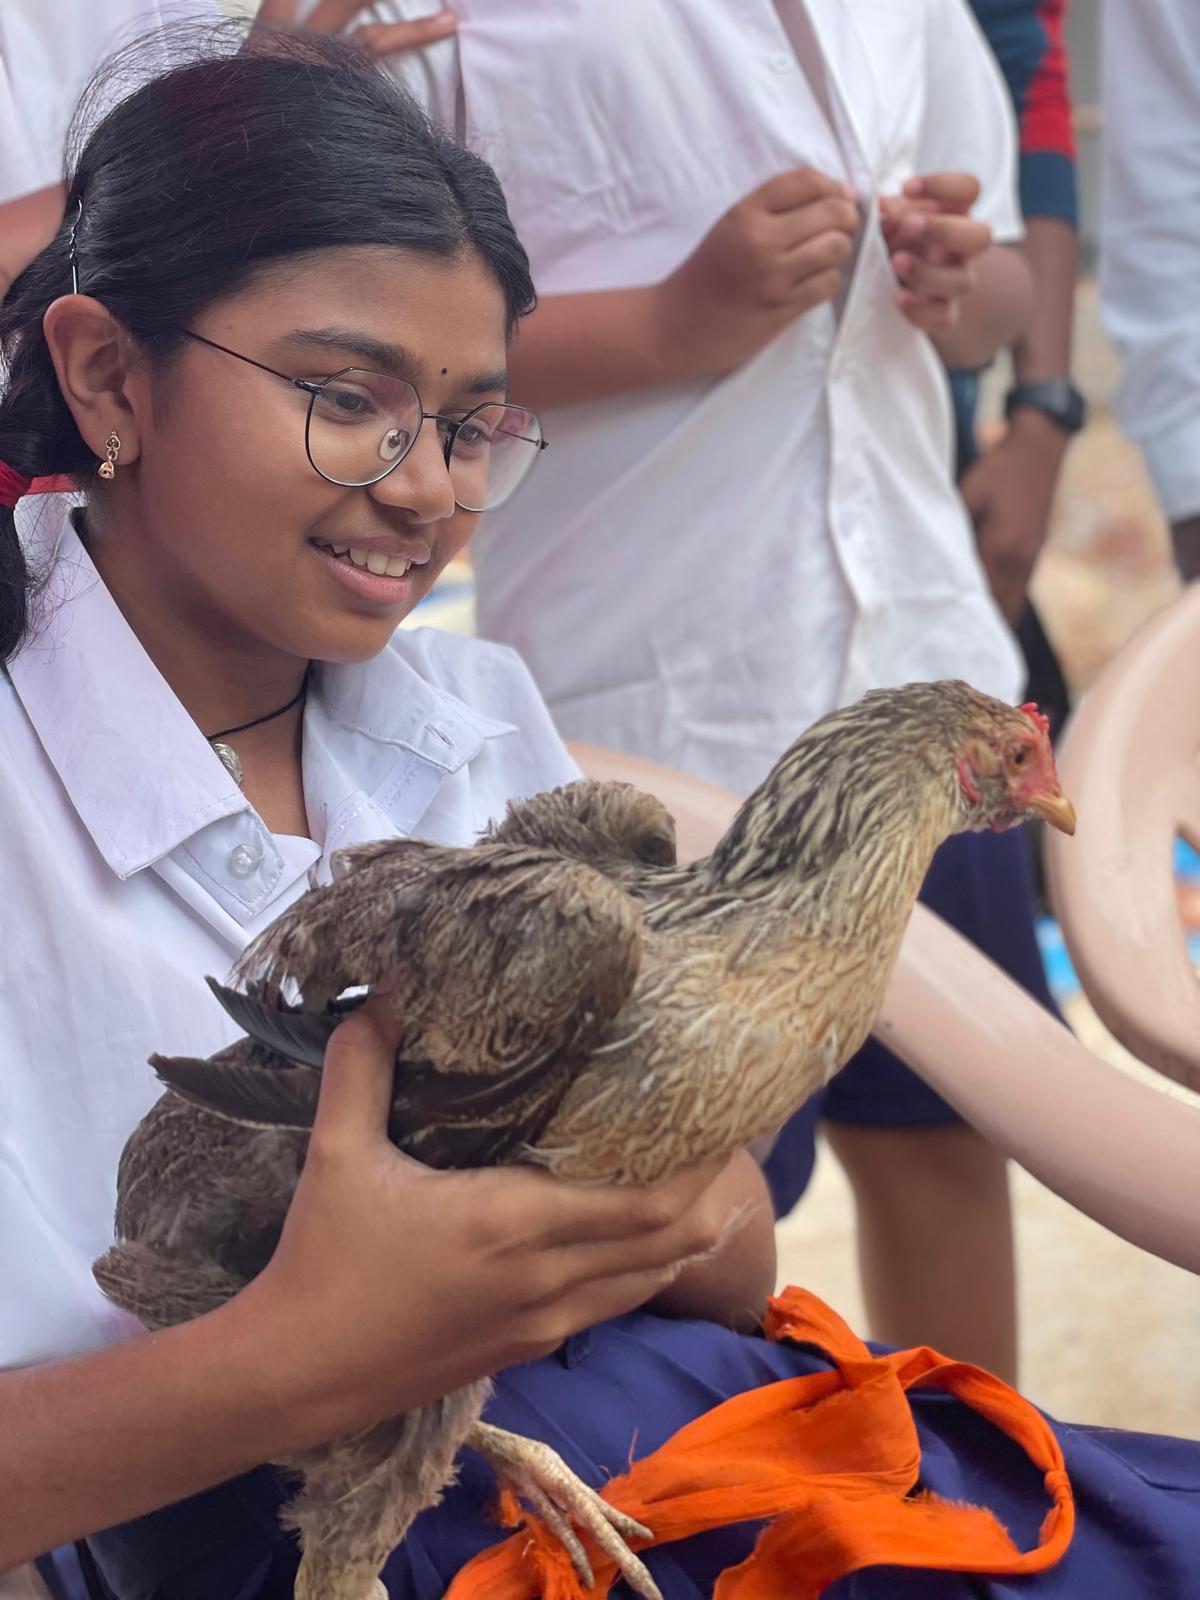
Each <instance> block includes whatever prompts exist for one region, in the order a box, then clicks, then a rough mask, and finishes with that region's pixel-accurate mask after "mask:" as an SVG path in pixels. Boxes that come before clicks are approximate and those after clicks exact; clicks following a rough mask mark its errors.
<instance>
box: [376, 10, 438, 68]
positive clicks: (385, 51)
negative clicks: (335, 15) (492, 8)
mask: <svg viewBox="0 0 1200 1600" xmlns="http://www.w3.org/2000/svg"><path fill="white" fill-rule="evenodd" d="M457 28H458V18H457V17H456V16H455V15H454V13H453V12H452V11H440V12H439V13H438V14H437V16H436V17H421V18H419V19H418V20H416V21H414V22H368V23H364V24H363V26H362V27H361V28H355V30H354V32H353V33H352V34H351V35H350V38H351V40H352V42H353V43H354V44H356V45H358V46H360V48H362V49H363V50H365V51H366V52H367V54H368V55H372V56H374V57H375V58H376V59H377V60H379V59H382V58H383V57H384V56H394V55H400V54H401V53H402V52H403V51H405V50H420V49H422V48H423V47H424V46H425V45H430V44H436V43H437V41H438V40H439V39H448V38H449V37H450V35H451V34H452V33H454V32H455V31H456V30H457Z"/></svg>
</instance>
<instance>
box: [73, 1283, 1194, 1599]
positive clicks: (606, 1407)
mask: <svg viewBox="0 0 1200 1600" xmlns="http://www.w3.org/2000/svg"><path fill="white" fill-rule="evenodd" d="M1133 1358H1134V1356H1133V1354H1132V1353H1131V1359H1133ZM826 1365H827V1363H826V1362H825V1360H824V1359H823V1358H822V1357H821V1356H820V1355H819V1354H817V1353H815V1352H813V1351H811V1350H807V1349H795V1348H791V1347H789V1346H785V1345H778V1344H772V1343H769V1342H767V1341H766V1340H765V1339H760V1338H754V1337H744V1336H740V1335H737V1334H733V1333H730V1332H728V1331H726V1330H724V1329H721V1328H718V1327H715V1326H714V1325H712V1324H710V1323H701V1322H675V1321H669V1320H667V1319H664V1318H660V1317H655V1316H651V1315H649V1314H648V1313H644V1312H639V1313H635V1314H633V1315H631V1316H627V1317H622V1318H619V1319H618V1320H616V1321H614V1322H609V1323H604V1324H602V1325H600V1326H599V1327H597V1328H593V1329H592V1330H591V1331H590V1332H589V1333H587V1334H585V1335H582V1336H580V1337H578V1338H576V1339H573V1340H571V1341H570V1342H569V1343H568V1344H567V1345H566V1346H564V1347H563V1349H562V1350H561V1351H560V1352H559V1353H558V1354H557V1355H555V1356H551V1357H547V1358H546V1359H545V1360H542V1361H538V1362H534V1363H531V1364H530V1365H529V1366H526V1367H520V1368H516V1369H514V1370H512V1371H510V1372H508V1373H506V1374H504V1375H503V1376H502V1377H501V1378H500V1379H499V1381H498V1383H497V1388H496V1394H495V1397H494V1399H493V1401H492V1404H491V1407H490V1409H489V1412H488V1416H489V1419H490V1420H491V1421H492V1422H494V1423H496V1424H498V1425H499V1426H501V1427H505V1428H511V1429H513V1430H514V1431H516V1432H519V1433H523V1434H527V1435H530V1436H533V1437H537V1438H540V1439H544V1440H545V1441H546V1442H547V1443H549V1444H550V1445H552V1446H553V1447H554V1448H555V1449H556V1450H557V1451H559V1453H560V1454H561V1455H562V1456H563V1457H564V1459H565V1460H566V1461H567V1462H568V1464H569V1465H570V1466H572V1467H573V1468H574V1469H575V1471H576V1472H578V1473H579V1474H580V1476H581V1477H583V1478H584V1479H585V1480H586V1481H588V1482H589V1483H593V1484H595V1485H597V1486H601V1485H603V1484H604V1482H606V1481H607V1479H608V1478H609V1477H610V1476H612V1475H614V1474H616V1473H620V1472H621V1471H623V1470H624V1469H625V1467H626V1465H627V1463H628V1461H629V1459H630V1457H631V1455H634V1456H637V1457H641V1456H643V1455H648V1454H649V1453H650V1452H651V1451H653V1450H655V1449H657V1448H658V1446H659V1445H661V1444H663V1443H664V1442H665V1441H666V1440H667V1439H668V1438H669V1437H670V1436H671V1435H672V1434H673V1433H674V1432H675V1431H676V1430H677V1429H678V1428H680V1427H682V1426H683V1425H684V1424H685V1423H687V1422H690V1421H691V1420H692V1419H693V1418H695V1417H696V1416H698V1415H700V1414H702V1413H703V1412H704V1411H706V1410H708V1409H710V1408H711V1407H712V1406H714V1405H717V1404H719V1403H720V1402H721V1401H722V1400H725V1399H728V1398H729V1397H730V1396H731V1395H734V1394H739V1393H741V1392H743V1391H745V1390H747V1389H750V1388H753V1387H757V1386H759V1385H761V1384H765V1383H772V1382H775V1381H776V1380H778V1379H782V1378H793V1377H799V1376H802V1375H804V1374H806V1373H811V1372H816V1371H820V1370H823V1369H824V1368H825V1367H826ZM910 1400H911V1404H912V1408H913V1413H914V1416H915V1417H916V1420H917V1427H918V1432H919V1435H920V1439H921V1446H922V1452H923V1465H922V1474H921V1481H922V1486H923V1487H925V1488H928V1489H932V1490H934V1491H935V1492H936V1493H938V1494H939V1495H942V1496H944V1497H945V1498H947V1499H951V1500H957V1501H967V1502H970V1503H973V1504H976V1505H985V1506H988V1507H990V1508H991V1509H992V1510H993V1511H994V1512H995V1513H996V1514H997V1515H998V1516H999V1518H1000V1520H1001V1521H1002V1522H1003V1523H1004V1524H1005V1525H1006V1526H1007V1528H1008V1529H1009V1532H1010V1533H1011V1534H1012V1536H1013V1538H1014V1539H1015V1541H1016V1542H1017V1543H1018V1545H1020V1546H1021V1547H1022V1548H1025V1547H1029V1546H1032V1545H1034V1544H1036V1542H1037V1535H1038V1527H1039V1524H1040V1522H1041V1519H1042V1517H1043V1515H1044V1514H1045V1511H1046V1509H1047V1501H1046V1498H1045V1494H1044V1489H1043V1484H1042V1480H1041V1475H1040V1473H1039V1472H1038V1471H1037V1469H1036V1468H1034V1467H1033V1466H1032V1465H1031V1463H1030V1462H1029V1461H1028V1460H1027V1459H1026V1457H1025V1456H1024V1454H1023V1453H1022V1452H1021V1451H1020V1450H1019V1449H1018V1448H1017V1446H1016V1445H1014V1444H1012V1443H1011V1442H1010V1441H1009V1440H1008V1439H1007V1438H1006V1437H1004V1436H1003V1435H1002V1434H1000V1433H999V1432H998V1431H997V1430H996V1429H995V1428H993V1427H992V1426H991V1425H990V1424H989V1423H987V1422H986V1421H984V1419H983V1418H982V1417H980V1416H978V1415H977V1414H976V1413H975V1412H973V1411H971V1410H969V1409H967V1408H966V1407H964V1406H963V1405H961V1404H959V1403H958V1402H957V1401H956V1400H954V1399H952V1398H950V1397H949V1396H947V1395H945V1394H943V1393H941V1392H938V1391H932V1390H930V1391H924V1392H923V1391H920V1390H914V1391H913V1392H912V1393H911V1394H910ZM1055 1431H1056V1433H1057V1435H1058V1437H1059V1439H1060V1441H1061V1443H1062V1447H1063V1451H1064V1454H1065V1457H1066V1464H1067V1470H1068V1472H1069V1474H1070V1477H1071V1480H1072V1483H1073V1486H1074V1490H1075V1496H1076V1505H1077V1514H1078V1521H1077V1530H1076V1533H1075V1537H1074V1540H1073V1542H1072V1545H1071V1548H1070V1550H1069V1551H1068V1553H1067V1555H1066V1557H1065V1558H1064V1560H1063V1561H1062V1562H1061V1563H1060V1564H1059V1565H1058V1566H1057V1567H1055V1568H1054V1569H1052V1570H1051V1571H1049V1572H1047V1573H1045V1574H1043V1575H1040V1576H1037V1577H1025V1578H1007V1579H998V1580H996V1581H994V1582H991V1581H988V1580H987V1579H983V1578H979V1577H969V1578H959V1577H956V1576H954V1575H947V1574H944V1573H942V1574H933V1573H912V1572H903V1571H900V1570H897V1569H890V1568H888V1569H885V1568H873V1569H871V1570H869V1571H866V1572H863V1573H859V1574H857V1575H854V1576H852V1577H849V1578H845V1579H842V1580H840V1581H839V1582H838V1583H836V1584H835V1585H833V1586H832V1587H831V1588H830V1589H828V1590H827V1591H826V1593H827V1595H828V1597H829V1600H917V1597H920V1600H980V1597H991V1600H1068V1597H1070V1600H1195V1597H1196V1596H1197V1595H1200V1445H1198V1444H1193V1443H1189V1442H1187V1441H1185V1440H1181V1439H1168V1438H1162V1437H1154V1436H1150V1435H1142V1434H1131V1433H1117V1432H1112V1431H1108V1430H1104V1429H1096V1428H1071V1427H1063V1426H1059V1427H1056V1429H1055ZM493 1492H494V1484H493V1480H492V1477H491V1474H490V1472H489V1471H488V1469H487V1468H486V1467H485V1466H484V1464H483V1463H482V1462H481V1461H479V1460H477V1459H475V1458H474V1457H471V1456H469V1455H468V1456H466V1457H464V1464H463V1470H462V1474H461V1478H460V1481H459V1482H458V1484H457V1485H455V1487H454V1488H452V1489H451V1490H450V1491H449V1492H448V1493H447V1495H446V1498H445V1500H444V1502H443V1503H442V1504H441V1505H440V1506H437V1507H435V1508H434V1509H433V1510H431V1511H428V1512H426V1513H425V1514H424V1515H423V1516H422V1517H420V1518H419V1519H418V1521H417V1522H416V1523H415V1524H414V1526H413V1528H412V1530H411V1531H410V1533H409V1536H408V1538H407V1539H406V1540H405V1542H404V1544H403V1546H402V1547H401V1549H399V1550H397V1551H396V1552H395V1554H394V1555H393V1556H392V1558H391V1560H390V1561H389V1563H388V1565H387V1568H386V1570H385V1574H384V1576H385V1579H386V1582H387V1587H388V1592H389V1595H390V1596H391V1597H392V1600H439V1597H440V1596H442V1595H443V1593H444V1592H445V1589H446V1587H447V1585H448V1583H449V1581H450V1579H451V1578H452V1577H453V1576H454V1574H455V1573H456V1572H457V1571H458V1570H459V1568H460V1567H461V1566H462V1565H463V1564H464V1563H465V1562H466V1561H467V1560H469V1559H470V1558H471V1557H472V1556H473V1555H475V1554H476V1553H477V1552H478V1551H480V1550H481V1549H483V1548H485V1547H486V1546H487V1545H489V1544H491V1543H493V1542H494V1541H496V1540H497V1539H500V1538H502V1537H504V1534H503V1532H502V1531H501V1530H500V1529H499V1528H497V1527H496V1526H495V1525H494V1524H493V1523H492V1522H491V1520H490V1518H489V1515H488V1507H489V1505H490V1502H491V1499H492V1496H493ZM286 1493H287V1491H286V1490H285V1489H284V1487H283V1486H282V1484H281V1482H280V1480H279V1478H278V1477H277V1475H276V1474H275V1473H274V1472H272V1471H270V1470H269V1469H262V1470H260V1471H258V1472H255V1473H252V1474H250V1475H249V1476H248V1477H245V1478H242V1479H239V1480H237V1481H236V1482H234V1483H231V1484H227V1485H225V1486H224V1487H222V1488H220V1489H215V1490H213V1491H211V1492H210V1493H208V1494H204V1495H199V1496H197V1497H196V1498H194V1499H192V1500H189V1501H186V1502H184V1503H182V1504H180V1505H176V1506H172V1507H170V1508H168V1509H167V1510H164V1511H160V1512H157V1513H155V1514H154V1515H152V1516H149V1517H144V1518H142V1519H140V1520H139V1521H137V1522H134V1523H130V1524H127V1525H126V1526H124V1527H122V1528H117V1529H113V1530H111V1531H110V1532H108V1533H105V1534H102V1535H100V1536H98V1537H96V1538H94V1539H93V1540H91V1541H90V1544H91V1546H92V1549H93V1552H94V1554H95V1556H96V1558H97V1562H98V1564H99V1566H100V1569H101V1571H102V1573H103V1575H104V1577H105V1580H106V1582H107V1583H108V1585H109V1586H110V1588H111V1589H112V1592H113V1595H114V1596H115V1600H290V1596H291V1594H292V1584H293V1579H294V1577H295V1571H296V1564H297V1555H296V1550H295V1547H294V1545H293V1543H292V1542H291V1540H290V1539H288V1538H287V1537H285V1536H284V1535H283V1534H282V1533H280V1531H279V1528H278V1523H277V1513H278V1509H279V1506H280V1504H281V1503H282V1501H283V1499H284V1498H285V1495H286ZM758 1531H759V1530H758V1527H757V1526H755V1525H753V1524H743V1525H739V1526H736V1527H732V1528H726V1529H720V1530H716V1531H714V1532H711V1533H707V1534H703V1535H700V1536H697V1537H695V1538H692V1539H688V1540H686V1541H682V1542H680V1543H678V1544H675V1545H666V1546H663V1547H662V1548H660V1549H655V1550H651V1551H649V1552H646V1553H645V1554H644V1559H645V1561H646V1563H647V1565H648V1566H649V1567H650V1568H651V1570H652V1571H653V1573H654V1575H655V1577H656V1578H657V1580H658V1583H659V1585H660V1587H661V1588H662V1591H663V1594H664V1595H665V1596H666V1600H708V1597H709V1596H711V1594H712V1589H713V1584H714V1583H715V1581H716V1578H717V1576H718V1574H719V1573H720V1572H722V1571H723V1570H724V1569H725V1568H726V1567H728V1566H730V1565H732V1564H734V1563H736V1562H738V1561H740V1560H742V1559H743V1558H744V1557H745V1556H746V1555H747V1554H748V1553H749V1550H750V1548H751V1546H752V1545H753V1542H754V1539H755V1537H756V1535H757V1533H758ZM613 1594H614V1597H616V1596H621V1597H622V1600H627V1594H628V1592H627V1591H626V1590H625V1589H623V1588H622V1587H620V1586H618V1587H617V1588H616V1589H614V1591H613Z"/></svg>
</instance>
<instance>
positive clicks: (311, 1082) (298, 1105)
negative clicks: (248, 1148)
mask: <svg viewBox="0 0 1200 1600" xmlns="http://www.w3.org/2000/svg"><path fill="white" fill-rule="evenodd" d="M150 1065H151V1066H152V1067H153V1068H154V1071H155V1072H156V1073H157V1075H158V1080H159V1082H160V1083H162V1084H163V1085H165V1087H166V1088H168V1089H171V1090H173V1091H174V1093H175V1094H177V1095H179V1096H180V1097H181V1098H182V1099H184V1100H187V1101H189V1102H190V1103H191V1104H192V1105H194V1106H199V1107H200V1108H201V1109H202V1110H204V1111H211V1112H212V1113H213V1114H214V1115H215V1116H218V1117H224V1118H226V1119H227V1120H228V1121H230V1122H237V1123H240V1124H241V1125H242V1126H243V1127H247V1128H289V1129H292V1130H294V1131H295V1132H297V1133H308V1132H309V1131H310V1130H311V1128H312V1125H313V1119H314V1117H315V1116H316V1114H317V1096H318V1094H319V1093H320V1088H321V1074H320V1073H319V1072H314V1071H312V1070H311V1069H309V1068H307V1067H300V1068H297V1067H264V1066H260V1065H258V1064H255V1063H246V1062H240V1061H229V1060H221V1059H220V1058H219V1057H218V1058H210V1059H209V1060H207V1061H201V1060H198V1059H196V1058H195V1057H192V1056H158V1055H155V1056H151V1057H150Z"/></svg>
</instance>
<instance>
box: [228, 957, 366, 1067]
mask: <svg viewBox="0 0 1200 1600" xmlns="http://www.w3.org/2000/svg"><path fill="white" fill-rule="evenodd" d="M205 981H206V982H207V984H208V987H209V988H210V989H211V990H212V992H213V994H215V995H216V997H217V999H218V1000H219V1001H220V1002H221V1004H222V1006H223V1007H224V1008H225V1010H226V1011H227V1012H228V1013H229V1015H230V1016H231V1017H232V1018H233V1020H234V1022H236V1023H237V1025H238V1027H239V1028H241V1029H242V1031H243V1032H244V1033H247V1034H249V1036H250V1038H251V1039H253V1040H254V1042H255V1044H261V1045H263V1046H264V1047H265V1048H266V1049H268V1050H273V1051H274V1052H275V1054H276V1055H279V1056H283V1057H284V1058H285V1059H286V1060H288V1061H295V1062H298V1063H299V1064H300V1065H301V1066H303V1067H320V1066H322V1065H323V1063H324V1061H325V1046H326V1045H327V1044H328V1043H329V1039H330V1036H331V1035H332V1033H333V1030H334V1029H335V1028H336V1027H337V1025H338V1023H339V1022H341V1021H342V1020H343V1019H344V1017H345V1016H346V1015H347V1014H348V1013H349V1012H350V1011H352V1010H354V1009H355V1007H356V1005H358V1004H361V1001H354V1002H347V1003H341V1004H339V1006H338V1008H337V1011H335V1012H330V1011H301V1010H295V1011H282V1010H280V1009H279V1008H278V1007H277V1006H270V1005H267V1004H266V1003H265V1002H264V1001H262V1000H256V999H255V998H254V996H253V995H249V994H243V993H242V992H241V990H240V989H231V988H229V987H228V986H227V985H226V984H223V983H218V982H217V980H216V979H215V978H208V979H206V980H205ZM364 998H365V996H364Z"/></svg>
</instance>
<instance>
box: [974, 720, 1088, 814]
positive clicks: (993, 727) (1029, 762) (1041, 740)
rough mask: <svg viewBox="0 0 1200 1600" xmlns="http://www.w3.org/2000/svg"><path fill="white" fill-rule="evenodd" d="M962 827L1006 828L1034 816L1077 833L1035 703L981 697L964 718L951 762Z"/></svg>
mask: <svg viewBox="0 0 1200 1600" xmlns="http://www.w3.org/2000/svg"><path fill="white" fill-rule="evenodd" d="M955 774H956V776H957V779H958V789H959V797H960V800H961V803H962V806H963V809H964V811H965V813H966V827H967V828H969V829H971V830H973V831H982V830H984V829H986V828H990V829H991V830H992V831H993V832H994V833H1001V832H1003V831H1004V830H1005V829H1006V828H1013V827H1016V826H1017V825H1018V824H1020V823H1022V822H1028V821H1030V820H1031V819H1034V818H1038V819H1040V820H1041V821H1043V822H1048V823H1049V824H1050V825H1051V827H1054V828H1058V829H1059V830H1060V831H1061V832H1063V833H1074V832H1075V808H1074V807H1073V806H1072V804H1071V802H1070V801H1069V800H1068V799H1067V798H1066V796H1065V795H1064V794H1063V792H1062V785H1061V783H1060V782H1059V779H1058V771H1057V768H1056V767H1055V765H1054V751H1053V750H1052V749H1051V747H1050V730H1049V725H1048V724H1047V721H1046V718H1045V717H1044V716H1043V715H1042V713H1041V712H1040V711H1039V710H1038V708H1037V706H1035V705H1033V704H1029V705H1024V706H1020V707H1018V708H1017V709H1016V710H1013V709H1011V708H1009V707H1008V706H1001V705H998V704H997V703H996V702H995V701H983V699H982V697H980V704H979V707H978V710H977V712H976V714H975V715H972V716H971V717H969V718H968V720H967V722H966V725H965V729H964V733H963V738H962V742H961V747H960V750H959V754H958V757H957V759H956V761H955Z"/></svg>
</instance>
